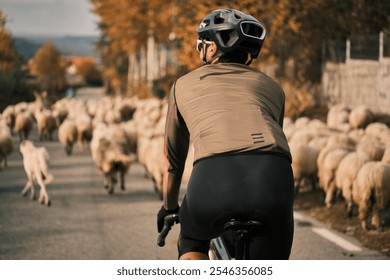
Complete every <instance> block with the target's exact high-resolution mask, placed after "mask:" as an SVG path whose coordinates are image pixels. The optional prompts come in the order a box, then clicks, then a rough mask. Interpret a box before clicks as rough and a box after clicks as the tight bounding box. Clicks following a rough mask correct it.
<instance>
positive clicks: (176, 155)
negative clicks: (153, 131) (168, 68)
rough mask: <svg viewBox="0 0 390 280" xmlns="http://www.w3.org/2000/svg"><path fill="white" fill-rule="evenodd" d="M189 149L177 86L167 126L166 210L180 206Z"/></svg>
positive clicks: (165, 145)
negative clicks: (176, 97)
mask: <svg viewBox="0 0 390 280" xmlns="http://www.w3.org/2000/svg"><path fill="white" fill-rule="evenodd" d="M188 147H189V132H188V129H187V126H186V124H185V122H184V120H183V118H182V117H181V115H180V112H179V110H178V108H177V104H176V100H175V84H174V85H173V86H172V89H171V93H170V95H169V101H168V113H167V120H166V126H165V144H164V154H165V157H166V169H165V171H166V172H165V174H164V181H163V196H164V208H165V209H167V210H172V209H175V208H176V207H177V205H178V199H179V190H180V184H181V178H182V175H183V171H184V166H185V161H186V157H187V153H188Z"/></svg>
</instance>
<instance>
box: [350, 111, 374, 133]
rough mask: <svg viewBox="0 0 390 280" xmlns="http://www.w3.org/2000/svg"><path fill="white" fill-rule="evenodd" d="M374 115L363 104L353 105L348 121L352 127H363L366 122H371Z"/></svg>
mask: <svg viewBox="0 0 390 280" xmlns="http://www.w3.org/2000/svg"><path fill="white" fill-rule="evenodd" d="M373 120H374V115H373V113H372V111H371V110H370V109H368V108H367V106H365V105H360V106H356V107H354V108H353V109H352V110H351V112H350V113H349V116H348V122H349V124H350V125H351V127H352V128H354V129H357V128H365V127H366V126H367V125H368V124H370V123H372V122H373Z"/></svg>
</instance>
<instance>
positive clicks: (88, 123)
mask: <svg viewBox="0 0 390 280" xmlns="http://www.w3.org/2000/svg"><path fill="white" fill-rule="evenodd" d="M74 122H75V125H76V128H77V141H78V144H79V148H80V150H81V151H83V150H84V148H85V147H87V145H88V143H89V142H90V141H91V138H92V131H93V126H92V118H91V117H90V116H89V115H88V114H87V113H85V112H81V113H80V114H79V115H77V116H76V117H75V118H74Z"/></svg>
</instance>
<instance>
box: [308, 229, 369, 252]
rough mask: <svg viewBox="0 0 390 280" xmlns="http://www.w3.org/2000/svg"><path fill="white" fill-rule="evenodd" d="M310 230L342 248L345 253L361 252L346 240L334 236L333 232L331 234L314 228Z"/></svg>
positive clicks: (325, 230)
mask: <svg viewBox="0 0 390 280" xmlns="http://www.w3.org/2000/svg"><path fill="white" fill-rule="evenodd" d="M312 230H313V231H314V232H315V233H317V234H318V235H321V236H322V237H324V238H325V239H328V240H329V241H331V242H333V243H335V244H336V245H338V246H340V247H341V248H343V249H345V250H347V251H356V252H360V251H362V248H360V247H359V246H356V245H355V244H352V243H351V242H349V241H348V240H346V239H344V238H342V237H340V236H338V235H336V234H334V233H333V232H331V231H329V230H327V229H325V228H319V227H315V228H313V229H312Z"/></svg>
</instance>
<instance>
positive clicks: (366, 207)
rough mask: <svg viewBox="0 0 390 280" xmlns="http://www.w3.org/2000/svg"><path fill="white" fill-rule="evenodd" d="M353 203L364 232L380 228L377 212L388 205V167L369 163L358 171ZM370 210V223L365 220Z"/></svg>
mask: <svg viewBox="0 0 390 280" xmlns="http://www.w3.org/2000/svg"><path fill="white" fill-rule="evenodd" d="M352 197H353V201H354V203H356V204H357V205H358V207H359V221H360V225H361V227H362V228H363V229H364V230H367V229H369V228H370V225H372V226H374V227H375V228H379V227H380V216H379V210H382V209H384V208H385V207H387V206H388V205H389V203H390V165H389V164H386V163H384V162H377V161H369V162H367V163H366V164H365V165H363V167H362V168H361V169H360V170H359V172H358V174H357V176H356V180H355V181H354V184H353V188H352ZM370 209H372V219H371V223H369V224H367V218H368V215H369V212H370Z"/></svg>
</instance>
